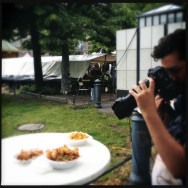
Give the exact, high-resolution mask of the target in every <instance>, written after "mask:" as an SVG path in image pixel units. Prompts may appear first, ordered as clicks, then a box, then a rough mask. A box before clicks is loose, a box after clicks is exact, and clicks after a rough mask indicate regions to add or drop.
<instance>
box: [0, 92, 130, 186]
mask: <svg viewBox="0 0 188 188" xmlns="http://www.w3.org/2000/svg"><path fill="white" fill-rule="evenodd" d="M1 100H2V133H1V137H2V138H6V137H10V136H16V135H21V134H32V132H23V131H18V130H17V129H16V128H17V126H19V125H23V124H28V123H36V124H44V126H45V127H44V128H43V129H41V130H38V131H37V132H70V131H82V132H87V133H88V134H90V135H92V136H93V138H94V139H96V140H98V141H100V142H102V143H103V144H105V145H106V146H107V147H108V149H109V150H110V153H111V157H112V161H111V166H114V165H116V164H117V163H118V162H120V161H122V160H123V159H124V158H125V157H126V156H127V155H129V154H131V152H132V151H131V141H130V125H129V120H128V119H123V120H118V118H117V117H116V116H115V115H112V114H106V113H102V112H100V111H99V110H97V109H96V108H95V107H94V105H93V104H88V105H86V106H84V107H82V108H77V109H76V108H74V107H73V105H69V104H63V103H57V102H52V101H47V100H43V99H40V98H23V97H20V96H19V95H17V96H13V95H7V94H2V98H1ZM130 164H131V161H129V162H128V163H126V164H124V165H123V166H121V167H120V168H117V169H115V170H114V171H112V172H111V173H109V174H107V175H105V176H103V177H101V178H99V179H98V180H97V181H95V182H93V184H95V185H122V184H126V182H128V180H129V176H130V173H131V165H130Z"/></svg>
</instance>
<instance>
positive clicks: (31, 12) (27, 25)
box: [2, 3, 43, 90]
mask: <svg viewBox="0 0 188 188" xmlns="http://www.w3.org/2000/svg"><path fill="white" fill-rule="evenodd" d="M36 9H37V7H36V6H33V5H32V4H31V5H28V4H26V5H24V6H23V5H19V4H13V3H3V6H2V10H3V11H2V26H3V27H2V33H3V38H5V39H12V40H14V38H15V37H17V38H22V37H23V38H24V37H26V36H27V35H28V34H30V35H31V41H32V49H33V55H34V72H35V83H36V88H37V89H38V90H40V89H41V87H42V86H43V74H42V66H41V53H40V44H39V31H38V24H37V19H38V17H37V14H36ZM15 31H16V32H15Z"/></svg>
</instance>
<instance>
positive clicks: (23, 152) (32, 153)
mask: <svg viewBox="0 0 188 188" xmlns="http://www.w3.org/2000/svg"><path fill="white" fill-rule="evenodd" d="M42 154H43V151H42V150H30V151H26V150H21V152H20V153H19V154H18V155H17V159H18V160H29V159H31V158H33V157H36V156H39V155H42Z"/></svg>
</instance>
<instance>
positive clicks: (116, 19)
mask: <svg viewBox="0 0 188 188" xmlns="http://www.w3.org/2000/svg"><path fill="white" fill-rule="evenodd" d="M163 4H164V3H84V4H83V3H51V4H47V3H46V4H43V3H30V4H23V3H22V4H20V3H3V6H2V10H3V12H2V21H3V22H2V31H3V32H2V34H3V38H5V39H14V38H15V37H17V38H25V37H26V36H27V35H28V34H30V35H32V42H29V41H28V43H26V44H27V47H31V48H32V49H33V51H34V52H35V53H34V59H35V77H36V78H38V82H39V83H40V81H41V79H42V78H41V76H42V75H41V62H40V58H39V56H40V55H41V54H40V53H45V52H48V53H49V54H51V55H62V64H61V70H62V82H61V83H62V84H61V92H62V93H64V92H65V91H68V92H69V91H70V79H69V54H70V52H71V54H72V53H74V52H75V47H76V46H77V45H78V42H79V41H85V42H89V44H90V48H89V52H94V51H96V52H97V51H99V50H100V49H101V48H103V49H104V50H105V51H106V52H108V53H110V52H111V51H114V50H115V49H116V31H117V30H120V29H128V28H133V27H137V19H136V16H137V15H139V14H141V13H143V12H145V11H148V10H151V9H153V8H156V7H158V6H162V5H163ZM39 85H40V84H39Z"/></svg>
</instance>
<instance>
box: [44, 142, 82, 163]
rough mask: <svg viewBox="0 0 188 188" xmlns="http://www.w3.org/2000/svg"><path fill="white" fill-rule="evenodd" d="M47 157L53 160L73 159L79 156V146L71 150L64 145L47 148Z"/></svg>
mask: <svg viewBox="0 0 188 188" xmlns="http://www.w3.org/2000/svg"><path fill="white" fill-rule="evenodd" d="M46 157H47V158H48V159H50V160H53V161H72V160H74V159H76V158H78V157H79V152H78V148H74V149H73V150H71V149H70V148H68V147H67V145H64V146H63V147H59V148H55V149H52V150H49V149H48V150H46Z"/></svg>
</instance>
